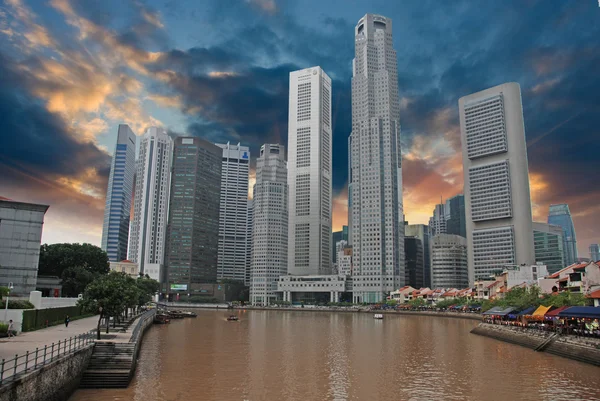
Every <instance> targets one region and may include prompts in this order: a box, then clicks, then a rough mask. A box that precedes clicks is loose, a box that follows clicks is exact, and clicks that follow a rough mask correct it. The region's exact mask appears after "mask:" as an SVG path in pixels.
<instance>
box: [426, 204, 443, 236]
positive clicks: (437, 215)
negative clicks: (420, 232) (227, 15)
mask: <svg viewBox="0 0 600 401" xmlns="http://www.w3.org/2000/svg"><path fill="white" fill-rule="evenodd" d="M429 229H430V230H431V235H432V236H434V235H439V234H446V212H445V205H444V204H443V203H440V204H438V205H435V208H434V209H433V216H431V217H430V218H429Z"/></svg>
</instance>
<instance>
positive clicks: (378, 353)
mask: <svg viewBox="0 0 600 401" xmlns="http://www.w3.org/2000/svg"><path fill="white" fill-rule="evenodd" d="M236 313H238V314H239V316H240V321H238V322H227V321H226V316H227V315H228V313H227V312H225V311H198V317H197V318H196V319H183V320H175V321H172V322H171V324H169V325H164V326H153V327H151V328H150V329H149V331H148V332H147V333H146V335H145V337H144V342H143V345H142V348H141V351H140V356H139V361H138V367H137V371H136V374H135V378H134V380H133V381H132V383H131V385H130V386H129V388H127V389H123V390H78V391H77V392H76V393H75V394H74V395H73V397H72V398H71V401H84V400H85V401H95V400H98V401H100V400H102V401H104V400H137V401H152V400H161V401H170V400H173V401H174V400H250V401H255V400H302V401H308V400H432V399H435V400H600V368H598V367H594V366H591V365H586V364H583V363H579V362H574V361H571V360H568V359H564V358H560V357H557V356H552V355H549V354H545V353H537V352H534V351H531V350H529V349H526V348H523V347H520V346H516V345H511V344H506V343H503V342H500V341H496V340H492V339H488V338H485V337H479V336H476V335H474V334H470V333H469V331H470V330H471V329H472V328H473V327H474V326H475V325H476V324H477V322H476V321H471V320H463V319H452V318H441V317H428V316H389V315H386V316H385V319H384V320H382V321H378V320H374V319H373V317H372V315H370V314H362V313H360V314H359V313H329V312H308V311H307V312H300V311H299V312H283V311H248V312H243V311H237V312H236Z"/></svg>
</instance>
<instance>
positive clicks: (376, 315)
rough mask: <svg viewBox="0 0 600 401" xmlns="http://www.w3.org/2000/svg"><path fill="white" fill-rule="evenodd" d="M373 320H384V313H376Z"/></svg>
mask: <svg viewBox="0 0 600 401" xmlns="http://www.w3.org/2000/svg"><path fill="white" fill-rule="evenodd" d="M373 319H383V314H382V313H376V314H374V315H373Z"/></svg>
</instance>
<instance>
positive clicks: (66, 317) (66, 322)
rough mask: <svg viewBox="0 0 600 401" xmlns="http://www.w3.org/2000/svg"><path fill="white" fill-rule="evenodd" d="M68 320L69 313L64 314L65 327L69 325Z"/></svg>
mask: <svg viewBox="0 0 600 401" xmlns="http://www.w3.org/2000/svg"><path fill="white" fill-rule="evenodd" d="M70 321H71V319H70V318H69V315H67V316H65V327H69V322H70Z"/></svg>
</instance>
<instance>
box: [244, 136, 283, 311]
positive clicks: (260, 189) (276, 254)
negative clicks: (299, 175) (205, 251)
mask: <svg viewBox="0 0 600 401" xmlns="http://www.w3.org/2000/svg"><path fill="white" fill-rule="evenodd" d="M253 199H254V200H253V202H254V205H253V213H254V216H253V217H254V218H253V228H252V260H251V263H250V277H251V279H250V280H251V281H250V302H252V304H253V305H269V304H271V303H273V301H274V300H276V298H277V295H276V293H275V291H277V280H278V279H279V276H282V275H285V274H286V273H287V269H288V204H289V199H288V184H287V166H286V162H285V148H284V147H283V146H281V145H277V144H265V145H263V146H262V147H261V148H260V156H259V157H258V159H257V160H256V184H255V185H254V196H253Z"/></svg>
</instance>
